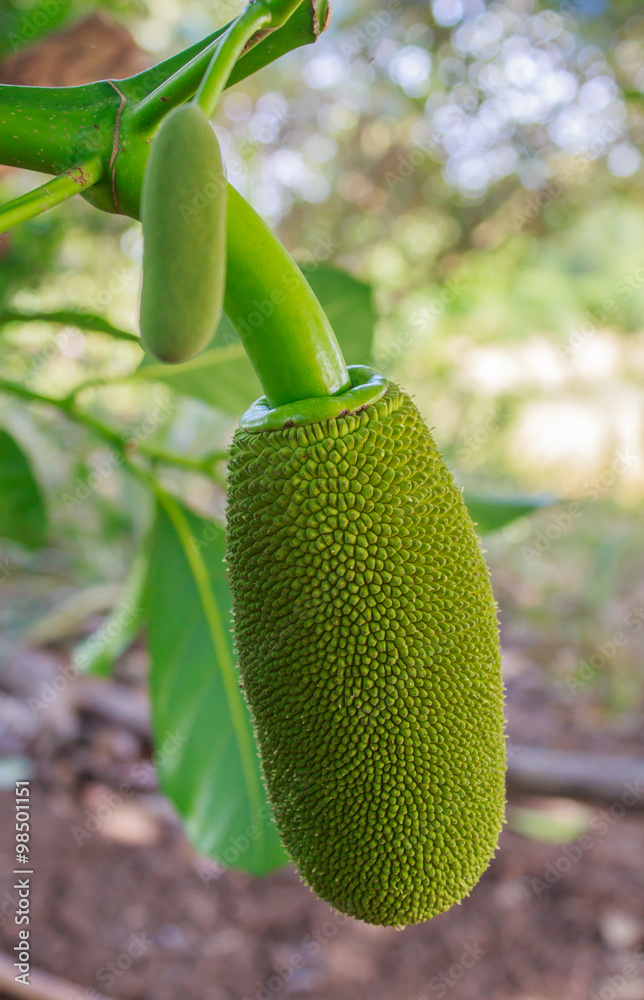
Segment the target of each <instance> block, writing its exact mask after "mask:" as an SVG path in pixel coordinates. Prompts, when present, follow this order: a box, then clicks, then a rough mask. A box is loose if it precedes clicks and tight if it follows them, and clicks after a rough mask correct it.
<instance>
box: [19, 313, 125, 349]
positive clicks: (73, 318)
mask: <svg viewBox="0 0 644 1000" xmlns="http://www.w3.org/2000/svg"><path fill="white" fill-rule="evenodd" d="M9 323H59V324H61V325H62V326H77V327H78V328H79V329H80V330H92V331H93V332H95V333H107V334H109V335H110V337H116V338H117V339H118V340H131V341H134V342H135V343H137V344H139V345H140V343H141V340H140V338H139V337H137V336H136V334H134V333H128V331H127V330H121V329H120V328H119V327H118V326H114V324H113V323H110V322H109V320H107V319H104V318H103V317H102V316H97V315H96V313H86V312H78V311H77V310H75V309H57V310H55V311H54V312H38V313H29V312H21V311H20V310H18V309H2V310H0V327H2V326H7V324H9Z"/></svg>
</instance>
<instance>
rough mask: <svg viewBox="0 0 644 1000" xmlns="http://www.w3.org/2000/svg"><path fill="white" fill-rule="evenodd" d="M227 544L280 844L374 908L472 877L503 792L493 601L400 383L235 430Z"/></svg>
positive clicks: (489, 849) (472, 542) (413, 907)
mask: <svg viewBox="0 0 644 1000" xmlns="http://www.w3.org/2000/svg"><path fill="white" fill-rule="evenodd" d="M228 524H229V533H228V553H227V562H228V566H229V575H230V580H231V585H232V590H233V598H234V614H235V637H236V644H237V649H238V655H239V664H240V670H241V676H242V680H243V686H244V689H245V692H246V696H247V698H248V702H249V705H250V708H251V711H252V714H253V717H254V722H255V727H256V734H257V739H258V743H259V747H260V752H261V757H262V763H263V770H264V775H265V780H266V784H267V787H268V791H269V795H270V798H271V801H272V804H273V807H274V812H275V817H276V821H277V825H278V828H279V830H280V833H281V835H282V838H283V841H284V845H285V847H286V849H287V851H288V852H289V854H290V855H291V857H292V858H293V860H294V861H295V862H296V863H297V865H298V866H299V869H300V872H301V874H302V876H303V878H304V879H305V881H306V882H307V883H308V884H309V885H310V886H311V887H312V888H313V889H314V890H315V891H316V892H317V893H318V894H319V895H320V896H322V898H323V899H326V900H327V901H328V902H329V903H331V904H332V905H333V906H335V907H337V908H338V909H339V910H342V911H343V912H344V913H347V914H350V915H351V916H354V917H358V918H360V919H362V920H366V921H368V922H370V923H373V924H390V925H394V926H398V927H400V926H403V925H405V924H409V923H416V922H418V921H421V920H427V919H429V918H430V917H432V916H434V915H435V914H437V913H440V912H442V911H443V910H446V909H447V908H448V907H450V906H451V905H452V904H453V903H456V902H458V901H459V900H461V899H462V898H463V896H465V895H467V893H468V892H469V891H470V889H471V888H472V886H473V885H474V884H475V883H476V882H477V880H478V879H479V877H480V875H481V873H482V872H483V870H484V869H485V868H486V866H487V864H488V862H489V860H490V858H491V856H492V854H493V853H494V850H495V847H496V843H497V839H498V834H499V830H500V828H501V825H502V822H503V811H504V772H505V758H504V739H503V689H502V682H501V671H500V654H499V642H498V628H497V620H496V605H495V601H494V597H493V594H492V589H491V587H490V582H489V578H488V573H487V568H486V565H485V562H484V560H483V557H482V555H481V552H480V550H479V547H478V543H477V538H476V534H475V531H474V527H473V525H472V522H471V520H470V517H469V514H468V513H467V509H466V507H465V505H464V502H463V499H462V495H461V492H460V490H459V488H458V487H457V486H456V485H455V483H454V481H453V480H452V477H451V475H450V473H449V471H448V469H447V467H446V465H445V463H444V461H443V459H442V457H441V455H440V454H439V452H438V451H437V449H436V446H435V444H434V442H433V440H432V438H431V435H430V433H429V431H428V429H427V427H426V426H425V424H424V422H423V420H422V418H421V417H420V414H419V413H418V410H417V409H416V407H415V406H414V404H413V403H412V402H411V400H410V399H409V397H408V396H407V395H406V394H405V393H404V392H402V391H401V390H400V389H398V388H397V387H394V386H390V388H389V389H388V391H387V393H386V394H385V395H384V396H383V397H382V399H380V400H379V401H378V402H376V403H373V404H372V405H370V406H367V407H366V408H364V409H362V410H361V411H360V412H358V413H355V414H347V415H345V416H341V417H338V418H334V419H331V420H328V421H326V422H324V423H311V424H307V425H305V426H299V427H286V428H284V429H283V430H273V431H265V432H259V433H248V432H245V431H243V430H240V431H238V432H237V434H236V436H235V439H234V442H233V445H232V450H231V459H230V463H229V506H228Z"/></svg>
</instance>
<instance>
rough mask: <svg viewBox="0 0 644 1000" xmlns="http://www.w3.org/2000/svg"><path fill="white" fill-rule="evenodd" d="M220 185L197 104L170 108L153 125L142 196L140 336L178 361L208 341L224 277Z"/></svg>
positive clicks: (214, 145) (163, 356)
mask: <svg viewBox="0 0 644 1000" xmlns="http://www.w3.org/2000/svg"><path fill="white" fill-rule="evenodd" d="M226 202H227V186H226V179H225V177H224V173H223V168H222V163H221V152H220V149H219V143H218V141H217V137H216V135H215V133H214V132H213V130H212V128H211V126H210V123H209V122H208V119H207V118H206V116H205V114H204V113H203V111H202V110H201V108H199V107H197V106H196V105H192V104H187V105H183V106H182V107H179V108H176V109H175V110H174V111H171V112H170V114H169V115H168V116H167V118H164V120H163V122H162V124H161V127H160V128H159V131H158V132H157V134H156V136H155V139H154V142H153V144H152V149H151V151H150V158H149V160H148V163H147V167H146V171H145V177H144V180H143V191H142V196H141V222H142V224H143V239H144V249H143V288H142V291H141V339H142V341H143V344H144V346H145V347H146V348H147V350H148V351H150V352H151V353H152V354H154V356H155V357H157V358H159V359H160V360H161V361H167V362H174V363H176V362H180V361H187V360H188V359H189V358H191V357H193V356H194V355H195V354H198V353H199V351H201V350H203V348H204V347H206V346H207V344H208V343H209V342H210V341H211V340H212V338H213V336H214V333H215V329H216V327H217V323H218V322H219V317H220V315H221V310H222V305H223V299H224V289H225V283H226Z"/></svg>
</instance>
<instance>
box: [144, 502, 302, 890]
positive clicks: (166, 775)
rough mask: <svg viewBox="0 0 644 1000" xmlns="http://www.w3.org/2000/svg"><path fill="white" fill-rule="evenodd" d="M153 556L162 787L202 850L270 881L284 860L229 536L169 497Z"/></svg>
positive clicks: (162, 506) (154, 678) (152, 640)
mask: <svg viewBox="0 0 644 1000" xmlns="http://www.w3.org/2000/svg"><path fill="white" fill-rule="evenodd" d="M151 552H152V555H151V562H150V574H149V578H148V590H147V606H148V614H149V633H148V634H149V647H150V656H151V660H152V670H151V678H150V687H151V695H152V715H153V726H154V735H155V743H156V748H157V764H158V770H159V776H160V781H161V786H162V788H163V789H164V791H165V793H166V794H167V795H168V797H169V798H170V799H171V800H172V802H173V803H174V805H175V807H176V808H177V810H178V812H179V814H180V815H181V816H182V817H183V820H184V823H185V827H186V831H187V834H188V837H189V838H190V840H191V842H192V843H193V845H194V846H195V847H196V848H197V850H199V851H201V852H202V853H204V854H209V855H211V856H213V857H215V858H216V859H217V860H218V861H219V862H221V863H222V864H225V865H228V866H229V867H232V868H239V869H241V870H243V871H247V872H250V873H251V874H253V875H264V874H266V873H267V872H270V871H272V870H274V869H275V868H279V867H280V866H281V865H283V864H284V863H285V862H286V860H287V858H286V855H285V854H284V851H283V849H282V846H281V844H280V841H279V838H278V835H277V830H276V827H275V825H274V822H273V819H272V814H271V810H270V807H269V805H268V803H267V800H266V793H265V790H264V785H263V782H262V779H261V777H260V769H259V761H258V757H257V752H256V747H255V739H254V736H253V731H252V727H251V720H250V714H249V712H248V708H247V707H246V703H245V701H244V698H243V696H242V693H241V691H240V689H239V678H238V674H237V670H236V667H235V661H234V656H233V648H232V640H231V631H230V626H231V597H230V591H229V589H228V585H227V583H226V577H225V568H224V562H223V555H224V531H223V528H221V527H220V526H219V525H217V524H215V523H214V522H211V521H206V520H203V519H202V518H199V517H196V516H195V515H194V514H192V513H190V512H189V511H187V510H186V509H185V508H183V507H182V506H180V505H179V504H178V503H177V502H176V501H175V500H174V499H172V498H170V497H167V496H163V497H162V498H161V499H160V501H159V507H158V511H157V518H156V524H155V528H154V532H153V538H152V546H151Z"/></svg>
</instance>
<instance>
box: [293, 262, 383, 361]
mask: <svg viewBox="0 0 644 1000" xmlns="http://www.w3.org/2000/svg"><path fill="white" fill-rule="evenodd" d="M302 270H303V271H304V274H305V275H306V280H307V281H308V283H309V284H310V286H311V288H312V289H313V291H314V292H315V294H316V296H317V298H318V299H319V301H320V304H321V305H322V308H323V309H324V311H325V313H326V314H327V316H328V317H329V321H330V323H331V326H332V327H333V329H334V330H335V335H336V337H337V338H338V340H339V342H340V347H341V348H342V353H343V354H344V359H345V361H346V363H347V364H348V365H367V364H369V362H370V361H371V352H372V347H373V331H374V326H375V323H376V312H375V309H374V305H373V294H372V290H371V285H368V284H366V282H364V281H359V280H358V279H357V278H354V277H353V275H351V274H348V273H347V272H346V271H341V270H339V268H337V267H333V266H332V265H331V264H320V265H318V266H317V267H303V268H302Z"/></svg>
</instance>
